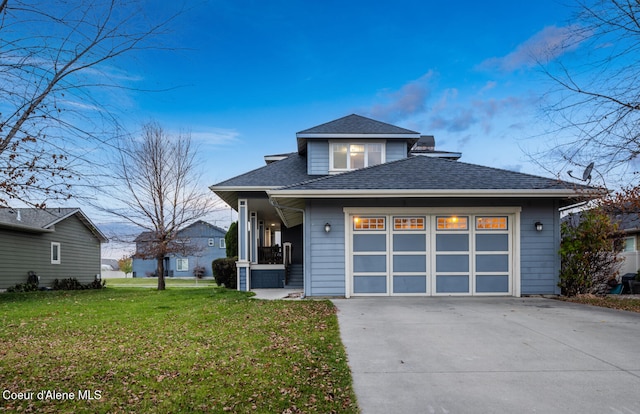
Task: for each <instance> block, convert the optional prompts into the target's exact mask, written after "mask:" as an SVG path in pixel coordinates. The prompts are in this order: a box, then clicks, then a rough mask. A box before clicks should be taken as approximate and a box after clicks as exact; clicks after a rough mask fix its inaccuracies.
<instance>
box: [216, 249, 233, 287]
mask: <svg viewBox="0 0 640 414" xmlns="http://www.w3.org/2000/svg"><path fill="white" fill-rule="evenodd" d="M236 260H238V259H237V258H236V257H227V258H220V259H216V260H214V261H213V263H211V268H212V270H213V277H214V278H215V279H216V283H217V284H218V286H222V285H224V286H225V287H226V288H229V289H237V288H238V276H237V270H236Z"/></svg>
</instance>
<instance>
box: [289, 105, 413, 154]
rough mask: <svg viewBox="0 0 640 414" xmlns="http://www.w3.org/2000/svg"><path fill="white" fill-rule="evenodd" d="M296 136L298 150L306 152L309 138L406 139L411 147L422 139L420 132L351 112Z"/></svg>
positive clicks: (302, 152)
mask: <svg viewBox="0 0 640 414" xmlns="http://www.w3.org/2000/svg"><path fill="white" fill-rule="evenodd" d="M296 138H297V141H298V152H299V153H300V154H304V153H305V152H306V151H307V140H309V139H322V140H327V139H350V140H354V139H384V140H402V141H406V142H407V146H408V147H409V148H410V147H411V146H412V145H413V144H415V143H416V142H417V141H418V140H419V139H420V133H419V132H416V131H412V130H410V129H405V128H401V127H398V126H395V125H391V124H387V123H386V122H381V121H376V120H375V119H371V118H366V117H364V116H361V115H356V114H351V115H347V116H345V117H342V118H339V119H336V120H335V121H330V122H326V123H324V124H321V125H317V126H315V127H312V128H309V129H305V130H304V131H300V132H298V133H296Z"/></svg>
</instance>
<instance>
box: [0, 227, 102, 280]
mask: <svg viewBox="0 0 640 414" xmlns="http://www.w3.org/2000/svg"><path fill="white" fill-rule="evenodd" d="M52 242H56V243H60V264H51V243H52ZM29 271H34V272H36V273H37V274H38V276H40V286H51V285H52V284H53V280H54V279H65V278H69V277H73V278H76V279H78V280H79V281H80V282H81V283H89V282H92V281H93V280H94V278H95V275H97V274H100V241H99V240H98V238H96V237H95V236H94V235H93V234H92V233H91V232H90V231H89V229H88V228H87V227H86V226H85V225H84V224H82V222H81V221H80V220H79V219H78V218H77V217H76V216H71V217H69V218H67V219H65V220H63V221H62V222H60V223H58V224H56V226H55V231H54V232H53V233H44V234H37V233H23V232H16V231H12V230H4V229H3V230H0V289H6V288H8V287H11V286H13V285H15V284H17V283H25V282H26V281H27V274H28V272H29Z"/></svg>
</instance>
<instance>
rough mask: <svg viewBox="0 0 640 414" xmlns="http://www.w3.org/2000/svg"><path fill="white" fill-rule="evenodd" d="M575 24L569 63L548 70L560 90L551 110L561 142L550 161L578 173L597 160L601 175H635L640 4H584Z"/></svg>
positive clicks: (617, 0) (593, 0) (639, 137)
mask: <svg viewBox="0 0 640 414" xmlns="http://www.w3.org/2000/svg"><path fill="white" fill-rule="evenodd" d="M575 23H576V24H574V25H572V26H571V27H572V28H573V32H572V36H571V37H570V38H569V39H568V40H567V42H566V43H565V44H564V48H565V51H566V54H564V57H563V59H560V60H555V61H552V62H551V63H549V64H547V65H545V72H546V74H547V75H548V76H549V77H550V78H551V79H552V80H553V82H554V84H555V85H556V86H558V88H555V89H554V91H553V92H552V93H550V95H549V96H548V98H549V99H550V100H551V101H550V102H552V103H551V104H549V105H548V106H547V107H546V108H545V109H546V113H547V114H548V115H549V117H550V119H551V120H552V121H553V122H554V123H555V124H556V125H557V129H556V130H555V131H553V134H554V135H555V136H556V137H559V140H558V141H557V142H556V143H554V144H553V149H552V150H551V151H549V152H546V153H545V154H544V156H545V158H547V159H548V157H549V156H550V155H551V156H552V161H554V162H558V161H561V162H563V163H564V164H568V165H569V166H571V165H573V166H574V167H573V168H574V169H575V166H576V165H577V166H582V167H585V166H587V164H589V163H590V162H591V161H596V166H597V167H596V168H597V171H598V172H599V173H601V174H606V173H608V172H610V171H611V170H613V169H618V171H628V170H629V169H631V170H633V168H634V167H636V166H637V165H638V164H637V162H638V161H639V159H638V156H639V155H640V2H639V1H637V0H584V1H579V2H578V13H577V14H576V22H575ZM634 164H635V165H634ZM620 168H622V170H620Z"/></svg>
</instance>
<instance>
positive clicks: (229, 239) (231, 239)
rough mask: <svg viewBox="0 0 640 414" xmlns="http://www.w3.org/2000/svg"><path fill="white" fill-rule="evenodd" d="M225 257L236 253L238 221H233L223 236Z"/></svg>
mask: <svg viewBox="0 0 640 414" xmlns="http://www.w3.org/2000/svg"><path fill="white" fill-rule="evenodd" d="M224 243H225V246H226V252H227V257H234V256H236V255H237V254H238V222H237V221H234V222H233V223H231V225H230V226H229V230H227V234H225V236H224Z"/></svg>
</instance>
